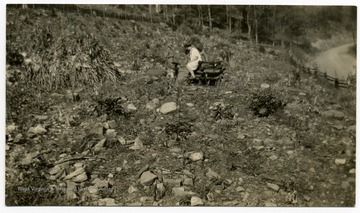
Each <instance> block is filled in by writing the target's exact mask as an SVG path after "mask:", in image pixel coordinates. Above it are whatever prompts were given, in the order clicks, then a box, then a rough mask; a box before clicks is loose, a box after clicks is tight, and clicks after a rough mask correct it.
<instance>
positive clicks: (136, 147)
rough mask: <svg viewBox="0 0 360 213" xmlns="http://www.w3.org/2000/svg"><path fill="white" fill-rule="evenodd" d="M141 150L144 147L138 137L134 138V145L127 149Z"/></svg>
mask: <svg viewBox="0 0 360 213" xmlns="http://www.w3.org/2000/svg"><path fill="white" fill-rule="evenodd" d="M143 148H144V145H143V143H142V142H141V140H140V138H139V137H137V138H135V142H134V145H132V146H131V147H129V149H131V150H140V149H143Z"/></svg>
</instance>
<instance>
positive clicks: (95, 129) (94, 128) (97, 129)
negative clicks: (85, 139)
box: [89, 123, 104, 135]
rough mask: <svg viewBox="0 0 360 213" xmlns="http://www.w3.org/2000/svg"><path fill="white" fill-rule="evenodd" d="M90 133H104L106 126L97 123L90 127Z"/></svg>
mask: <svg viewBox="0 0 360 213" xmlns="http://www.w3.org/2000/svg"><path fill="white" fill-rule="evenodd" d="M89 133H90V134H96V135H102V134H104V126H103V125H102V124H101V123H96V124H95V125H94V126H92V127H91V128H90V132H89Z"/></svg>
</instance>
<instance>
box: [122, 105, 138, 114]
mask: <svg viewBox="0 0 360 213" xmlns="http://www.w3.org/2000/svg"><path fill="white" fill-rule="evenodd" d="M125 110H126V112H135V111H136V110H137V108H136V106H135V105H134V104H132V103H130V104H127V105H126V106H125Z"/></svg>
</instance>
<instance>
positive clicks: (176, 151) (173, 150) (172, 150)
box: [169, 147, 182, 153]
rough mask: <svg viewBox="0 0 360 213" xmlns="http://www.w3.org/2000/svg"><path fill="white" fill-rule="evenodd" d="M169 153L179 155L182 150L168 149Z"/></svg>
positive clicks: (176, 148)
mask: <svg viewBox="0 0 360 213" xmlns="http://www.w3.org/2000/svg"><path fill="white" fill-rule="evenodd" d="M169 151H170V152H171V153H181V151H182V150H181V149H180V148H178V147H175V148H172V149H170V150H169Z"/></svg>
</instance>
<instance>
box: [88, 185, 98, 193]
mask: <svg viewBox="0 0 360 213" xmlns="http://www.w3.org/2000/svg"><path fill="white" fill-rule="evenodd" d="M87 190H88V191H89V193H90V194H97V193H99V189H98V187H97V186H89V187H88V188H87Z"/></svg>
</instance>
